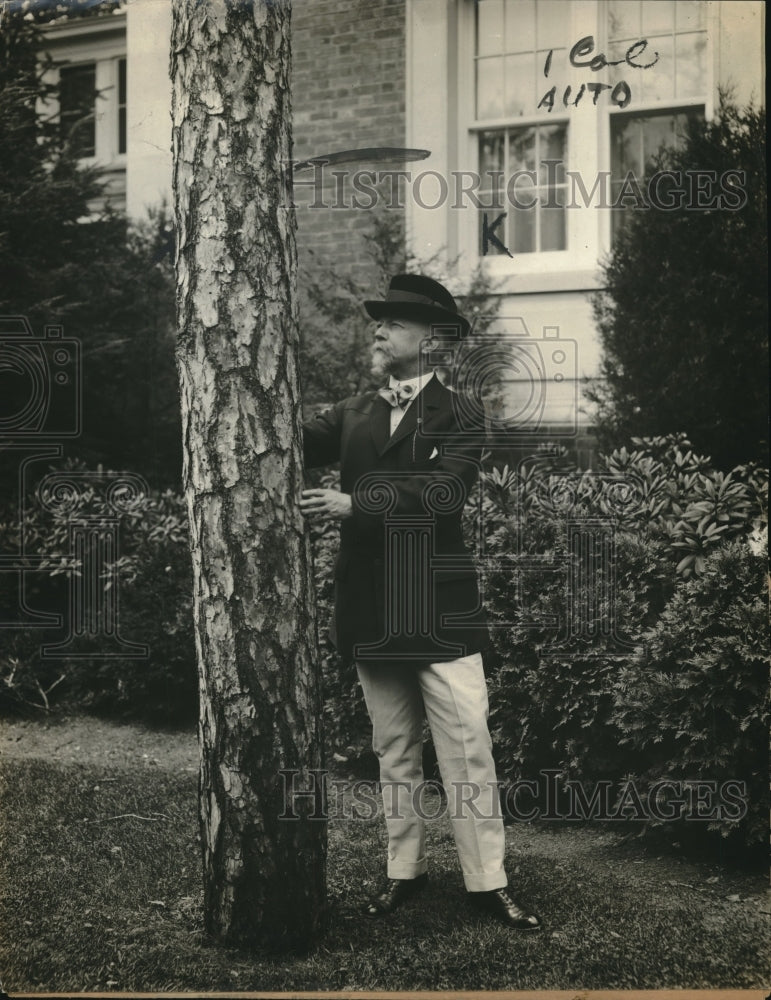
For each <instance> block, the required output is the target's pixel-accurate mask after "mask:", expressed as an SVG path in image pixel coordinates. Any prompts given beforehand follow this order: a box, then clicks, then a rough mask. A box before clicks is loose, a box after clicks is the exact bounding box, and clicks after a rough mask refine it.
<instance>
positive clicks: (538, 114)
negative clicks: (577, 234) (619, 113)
mask: <svg viewBox="0 0 771 1000" xmlns="http://www.w3.org/2000/svg"><path fill="white" fill-rule="evenodd" d="M475 12H476V25H475V27H476V44H475V52H474V115H475V120H474V123H473V125H472V128H473V130H474V131H475V133H476V141H477V148H478V163H479V173H480V176H481V179H482V183H481V187H480V202H481V204H482V205H483V206H487V208H486V209H485V208H481V209H480V213H485V212H486V214H487V215H488V220H487V221H488V223H489V224H492V223H493V222H494V221H495V219H496V218H497V217H498V216H499V215H500V214H501V213H502V212H505V213H506V218H505V220H503V224H502V225H500V226H499V228H497V230H496V236H497V237H498V239H497V240H495V241H488V240H487V239H486V237H485V232H486V227H485V226H484V225H482V226H480V233H481V238H480V250H479V252H480V254H498V255H505V254H506V252H507V250H508V251H510V252H511V253H539V252H544V251H549V250H565V249H566V247H567V226H566V214H565V208H564V204H565V197H564V195H565V174H564V171H565V161H566V160H567V152H568V150H567V143H568V126H567V122H560V121H555V120H554V119H553V118H552V117H551V116H550V118H549V119H546V118H545V117H544V116H543V112H542V111H539V110H538V104H539V102H540V100H541V98H542V97H543V89H544V88H543V66H544V63H545V61H546V57H547V55H548V54H549V51H550V50H553V53H554V54H553V59H554V60H557V59H558V58H560V56H565V55H566V52H567V49H568V47H569V46H570V45H571V44H572V42H571V40H570V38H569V25H570V3H569V2H568V0H549V2H548V3H544V2H543V0H541V2H536V0H476V6H475ZM520 122H521V123H520ZM493 213H494V214H493ZM491 216H492V217H491ZM504 225H505V229H504ZM504 233H505V239H501V237H502V236H503V234H504ZM502 244H503V245H504V247H503V248H502V246H501V245H502Z"/></svg>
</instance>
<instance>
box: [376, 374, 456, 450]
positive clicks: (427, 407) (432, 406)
mask: <svg viewBox="0 0 771 1000" xmlns="http://www.w3.org/2000/svg"><path fill="white" fill-rule="evenodd" d="M445 392H447V390H446V389H445V388H444V386H443V385H442V383H441V382H440V381H439V379H438V378H437V377H436V375H433V376H432V377H431V378H430V379H429V381H428V382H426V384H425V386H424V387H423V389H422V390H421V392H419V393H418V395H417V397H416V398H415V399H414V400H413V401H412V402H411V403H410V405H409V406H408V407H407V412H406V413H405V414H404V416H403V417H402V419H401V420H400V421H399V426H398V427H397V428H396V430H395V431H394V432H393V434H392V435H391V436H390V437H387V439H386V441H385V444H384V445H383V447H382V449H378V454H379V455H382V454H384V452H386V451H388V449H389V448H392V447H393V446H394V445H395V444H398V443H399V442H400V441H402V440H403V439H404V438H406V437H408V436H409V435H410V434H413V433H414V432H415V430H416V428H417V426H418V418H420V419H421V420H422V421H423V422H425V421H427V420H430V417H431V414H432V413H433V411H434V410H437V409H438V408H439V407H440V406H441V400H442V394H443V393H445ZM378 398H382V397H378ZM383 403H384V405H385V408H386V409H387V410H388V411H389V412H388V414H386V434H387V433H388V428H389V425H390V419H391V417H390V410H391V407H390V405H389V404H388V403H386V401H385V400H383Z"/></svg>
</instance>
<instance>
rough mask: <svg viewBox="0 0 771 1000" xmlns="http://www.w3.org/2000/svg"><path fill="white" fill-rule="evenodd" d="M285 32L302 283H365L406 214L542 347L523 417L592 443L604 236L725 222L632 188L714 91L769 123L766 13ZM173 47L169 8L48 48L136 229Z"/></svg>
mask: <svg viewBox="0 0 771 1000" xmlns="http://www.w3.org/2000/svg"><path fill="white" fill-rule="evenodd" d="M211 2H218V0H211ZM292 17H293V26H292V32H293V60H294V69H293V105H294V142H295V151H294V157H295V162H296V163H298V162H300V161H304V160H308V159H310V158H312V157H317V158H320V160H318V161H317V162H315V163H313V164H309V165H307V166H305V167H304V168H302V169H298V170H297V171H296V173H295V201H296V205H297V217H298V249H299V256H300V264H301V275H302V268H303V266H305V265H307V264H308V262H309V261H310V259H311V257H313V258H314V259H317V260H318V259H322V260H323V259H326V260H334V261H335V262H336V264H337V265H338V266H343V267H347V268H350V269H352V270H355V269H356V268H357V267H360V266H361V260H362V243H361V239H362V237H363V235H364V234H366V232H367V231H368V228H369V226H370V224H371V211H372V210H385V211H393V212H396V213H398V217H399V219H400V220H402V221H403V225H404V227H405V231H406V235H407V239H408V244H409V246H410V249H411V251H412V253H413V254H414V255H415V256H416V257H417V258H418V259H420V260H424V261H429V260H430V261H431V262H432V265H433V266H434V267H435V268H436V269H438V270H439V271H442V272H443V273H447V274H448V275H449V278H448V283H449V284H450V285H451V287H452V288H453V289H454V290H457V291H463V289H464V287H465V285H466V283H467V282H468V279H469V276H470V275H471V274H472V273H473V271H474V269H475V268H477V267H478V266H479V265H480V264H481V265H482V266H483V267H484V268H485V270H486V272H487V274H488V275H489V276H490V278H491V279H492V280H493V281H494V283H495V288H496V294H497V295H499V296H500V299H501V302H500V310H499V315H500V317H501V319H500V321H499V323H498V326H497V327H496V328H494V329H497V330H498V334H499V335H500V336H502V337H504V338H505V337H509V338H512V337H513V338H515V339H517V338H518V340H517V342H518V343H521V344H524V343H531V344H533V345H534V346H533V347H532V349H531V350H530V353H529V354H528V353H527V351H525V352H524V353H522V352H520V355H519V356H520V358H521V359H522V358H524V359H525V362H524V364H522V365H520V366H519V369H520V375H519V376H517V375H516V373H514V374H512V376H511V378H512V386H513V383H514V382H516V380H517V378H518V377H519V378H520V379H521V381H522V385H521V386H520V387H519V388H517V387H516V386H513V387H512V393H511V406H510V409H511V412H512V413H514V412H515V411H518V408H520V409H519V411H518V412H520V415H521V413H522V412H524V411H522V410H521V406H522V405H524V404H523V403H522V398H523V393H525V394H527V392H530V393H531V395H532V394H533V385H534V383H537V385H538V386H540V390H539V391H538V392H535V396H538V397H539V399H540V402H539V403H538V406H537V407H536V410H534V411H533V413H537V414H538V420H539V421H540V422H541V423H542V424H546V425H548V426H552V427H554V428H562V429H563V430H565V432H566V433H567V434H568V435H569V434H570V433H574V432H575V433H579V434H580V433H581V429H582V428H583V429H584V430H585V429H586V427H587V426H588V425H590V423H591V413H589V412H588V411H587V410H586V404H585V403H584V402H583V400H582V396H581V392H580V388H581V385H582V384H583V383H584V382H585V380H586V379H587V378H590V377H592V376H593V375H595V374H596V372H597V371H598V367H599V361H600V353H599V344H598V339H597V335H596V331H595V327H594V323H593V319H592V310H591V302H590V296H591V293H592V292H593V291H595V290H596V289H597V288H598V287H599V285H600V281H601V276H600V269H599V265H600V262H601V261H602V260H603V258H604V256H605V255H606V254H607V252H608V250H609V249H610V247H611V245H612V240H613V235H614V232H616V231H617V230H618V227H619V226H622V225H623V224H624V219H625V217H627V215H626V214H627V213H628V212H630V211H634V210H636V207H637V208H639V207H641V206H640V199H641V198H643V199H645V198H648V200H650V197H654V202H655V199H656V198H659V199H666V198H669V199H671V198H672V197H675V196H676V197H680V198H691V199H693V198H700V199H701V198H710V197H713V198H718V199H721V200H720V201H718V202H717V203H716V204H717V205H718V207H721V206H722V207H727V208H730V207H731V205H732V202H731V191H730V190H729V191H725V190H723V189H722V188H721V187H720V179H718V180H717V181H712V180H711V179H710V178H702V179H701V180H698V179H696V180H694V179H687V180H686V181H685V182H684V183H685V186H686V187H687V186H688V185H691V187H690V188H689V189H688V190H684V191H682V192H680V193H679V194H678V193H677V192H674V193H673V192H672V191H671V190H669V189H667V190H666V191H665V190H664V189H662V190H661V191H656V192H650V191H645V190H643V188H642V186H641V184H638V181H641V179H642V176H643V173H644V171H645V167H646V164H647V163H648V162H649V160H650V158H651V157H652V156H653V155H654V154H655V153H656V151H657V150H658V149H659V148H660V147H661V146H662V145H671V144H673V143H676V142H677V141H678V134H679V133H680V132H681V130H682V127H683V125H684V123H685V121H686V119H687V118H688V116H691V115H703V116H707V117H709V116H711V115H712V114H713V113H714V110H715V107H716V104H717V101H718V94H719V90H720V89H725V88H730V89H731V90H732V93H733V96H734V98H735V99H736V100H737V101H738V102H739V103H742V104H744V103H747V102H749V101H750V100H754V101H755V103H756V104H758V103H761V102H762V100H763V95H764V49H763V39H764V27H765V25H764V5H763V4H762V3H759V2H754V0H295V3H294V10H293V15H292ZM170 31H171V4H170V3H169V2H168V0H128V2H127V3H125V4H123V5H122V6H121V7H119V8H118V9H117V10H116V11H115V12H113V13H111V14H109V15H106V16H104V17H98V18H89V19H83V20H82V21H80V22H79V21H66V20H65V21H60V22H57V23H56V24H54V25H52V26H51V27H50V28H49V29H48V38H49V47H50V51H51V54H52V56H53V58H54V60H55V61H56V63H57V66H58V67H59V68H58V70H57V72H59V73H60V74H61V83H62V88H63V89H62V91H61V93H62V95H63V99H64V104H65V107H64V112H65V113H66V111H67V102H68V101H70V102H72V97H71V96H68V95H71V93H76V92H77V93H81V94H82V92H83V91H84V90H87V89H88V88H89V87H91V88H92V90H93V91H94V93H96V92H99V94H100V96H99V97H95V98H94V101H95V109H96V114H95V118H94V125H93V129H92V130H91V132H89V134H88V136H87V141H88V145H86V146H84V156H87V157H94V158H95V159H96V160H97V161H98V162H100V163H102V164H103V165H105V166H106V167H107V168H108V172H109V173H108V176H109V184H108V193H109V196H110V197H111V198H112V200H113V201H114V202H116V203H117V204H124V205H125V207H126V210H127V212H128V214H129V215H130V216H132V217H135V218H139V217H142V216H143V215H144V214H145V213H146V210H147V208H148V207H149V206H151V205H156V204H158V203H159V202H160V201H161V200H162V199H166V200H167V201H168V202H169V203H170V202H171V150H170V141H171V140H170V136H171V122H170V83H169V78H168V66H169V40H170ZM78 88H80V89H78ZM351 151H358V152H351ZM361 151H365V152H361ZM366 151H368V152H366ZM343 153H348V154H349V155H348V156H342V154H343ZM324 161H326V162H324ZM694 184H695V185H696V187H697V188H699V190H694V189H693V185H694ZM734 195H735V191H734ZM667 204H668V202H666V201H663V202H662V203H661V204H659V203H654V206H653V207H654V210H655V209H656V208H658V209H660V210H665V209H666V205H667ZM700 204H702V203H701V202H700ZM702 207H703V204H702ZM557 341H559V343H557ZM536 345H539V346H536ZM528 359H529V360H528ZM527 387H529V389H528V388H527Z"/></svg>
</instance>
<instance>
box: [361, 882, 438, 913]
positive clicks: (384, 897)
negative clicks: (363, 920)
mask: <svg viewBox="0 0 771 1000" xmlns="http://www.w3.org/2000/svg"><path fill="white" fill-rule="evenodd" d="M426 882H428V875H426V874H425V873H424V874H423V875H418V876H417V878H389V879H388V880H387V881H386V884H385V885H384V886H383V888H382V890H381V891H380V892H379V893H378V894H377V896H375V897H374V899H371V900H370V901H369V902H368V903H365V905H364V913H365V914H366V915H367V916H368V917H383V916H385V915H386V914H387V913H393V912H394V910H395V909H397V908H398V907H399V906H401V904H402V903H403V902H404V901H405V900H406V899H409V898H410V897H411V896H414V895H415V893H416V892H420V890H421V889H423V888H425V885H426Z"/></svg>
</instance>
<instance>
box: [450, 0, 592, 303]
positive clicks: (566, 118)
mask: <svg viewBox="0 0 771 1000" xmlns="http://www.w3.org/2000/svg"><path fill="white" fill-rule="evenodd" d="M596 8H597V4H596V2H595V0H574V2H573V3H572V5H571V17H570V22H571V23H570V27H569V31H568V37H569V39H570V43H569V45H568V47H567V49H568V51H569V49H570V45H572V44H573V42H574V41H577V40H578V39H579V38H582V37H583V36H585V35H590V34H593V35H595V37H596V21H597V14H596ZM457 10H458V19H459V20H458V33H457V34H458V42H459V44H458V59H457V66H458V74H457V93H458V116H457V124H458V129H457V140H456V141H457V150H458V156H457V159H456V162H457V163H463V164H464V169H473V170H478V169H479V160H478V155H479V154H478V138H477V136H478V134H479V132H482V131H487V130H493V129H496V128H518V127H525V126H532V125H551V124H557V123H566V124H567V160H566V163H565V169H566V170H574V169H577V167H576V166H575V165H577V164H580V168H581V172H582V175H586V174H589V175H591V177H593V176H595V175H596V171H597V169H598V166H599V141H598V132H600V131H601V129H600V128H598V127H597V125H596V124H595V125H594V126H592V125H591V121H592V118H591V117H590V116H589V115H583V114H580V113H579V112H581V110H582V109H581V108H580V107H579V108H568V109H566V108H564V106H563V105H562V102H561V94H562V93H563V92H564V89H565V87H567V86H568V85H570V86H572V88H573V94H575V93H576V90H577V87H580V85H581V83H582V82H586V80H587V79H589V77H588V76H587V74H586V73H583V72H579V71H578V70H576V69H575V68H573V67H571V66H569V64H568V63H567V56H566V57H565V60H564V62H563V63H561V64H560V65H557V63H556V61H555V64H554V65H553V66H552V69H551V72H550V75H549V78H548V79H546V78H544V80H543V84H544V86H543V93H544V94H545V93H546V92H547V91H548V90H549V89H550V88H551V87H552V86H555V85H556V87H557V100H555V104H554V109H553V111H551V112H545V111H543V110H541V111H538V110H537V109H536V108H534V109H533V112H534V113H533V114H532V115H522V116H520V117H516V118H510V117H507V118H501V119H493V120H491V119H488V120H484V121H477V120H476V118H475V98H476V81H475V79H474V56H475V51H474V47H475V31H476V26H475V21H474V2H473V0H459V3H458V7H457ZM592 78H594V77H592ZM541 96H543V95H541ZM590 100H591V98H590ZM599 110H600V109H599V107H598V108H597V109H590V115H591V113H592V112H594V114H597V112H599ZM465 165H468V166H465ZM523 194H524V190H523ZM509 208H510V206H509ZM592 212H593V210H592V209H584V208H574V209H566V247H565V249H564V250H545V251H538V252H532V253H519V254H515V255H514V259H511V258H509V257H507V256H505V255H497V254H496V255H492V254H488V255H486V256H484V257H483V256H482V255H481V254H480V253H479V249H478V248H479V229H478V226H479V225H480V222H479V218H480V214H479V211H478V210H476V209H474V208H472V207H471V206H469V208H467V209H465V210H458V211H457V214H458V216H459V221H458V225H457V230H456V239H457V244H456V246H457V253H458V254H460V256H462V257H463V258H464V259H466V260H467V261H468V262H470V263H471V264H472V265H475V264H478V263H480V262H483V261H484V264H485V269H486V270H487V271H488V273H489V274H490V275H491V277H492V278H493V279H495V280H496V281H499V282H501V286H500V287H501V290H502V291H503V292H504V293H507V292H531V291H532V292H537V291H544V292H548V291H556V290H560V291H567V290H570V289H581V288H586V287H587V285H588V284H590V285H593V284H596V270H597V258H596V254H595V252H594V250H593V247H594V246H596V245H597V237H598V232H597V224H598V220H597V219H596V215H597V214H598V213H597V212H596V211H595V212H594V213H593V214H592Z"/></svg>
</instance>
